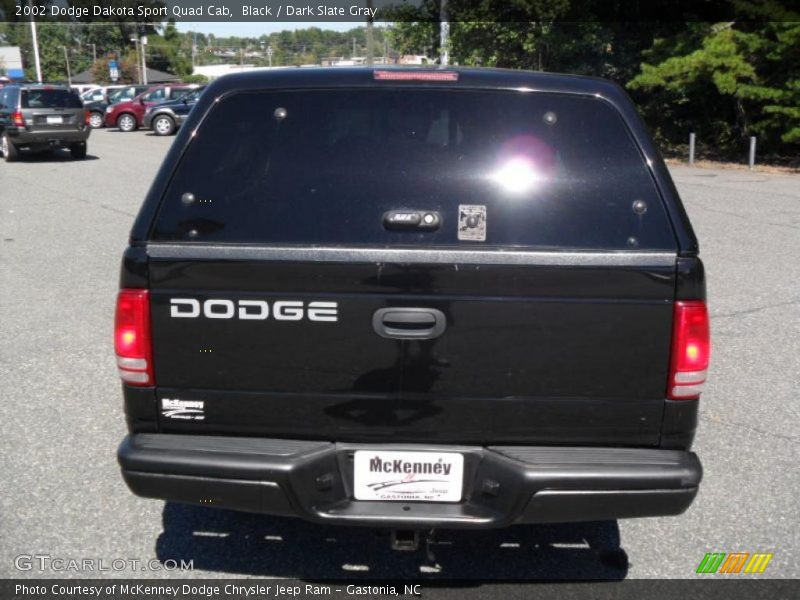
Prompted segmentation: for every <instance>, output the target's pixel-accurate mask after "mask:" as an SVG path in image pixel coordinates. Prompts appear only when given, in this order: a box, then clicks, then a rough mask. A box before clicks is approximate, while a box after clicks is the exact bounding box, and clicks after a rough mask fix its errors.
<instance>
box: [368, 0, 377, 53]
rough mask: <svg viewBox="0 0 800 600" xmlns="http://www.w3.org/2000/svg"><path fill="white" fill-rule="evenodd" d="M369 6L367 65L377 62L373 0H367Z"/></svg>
mask: <svg viewBox="0 0 800 600" xmlns="http://www.w3.org/2000/svg"><path fill="white" fill-rule="evenodd" d="M367 8H369V9H370V11H369V16H368V17H367V65H369V66H372V65H373V64H374V62H375V37H374V35H373V31H372V0H367Z"/></svg>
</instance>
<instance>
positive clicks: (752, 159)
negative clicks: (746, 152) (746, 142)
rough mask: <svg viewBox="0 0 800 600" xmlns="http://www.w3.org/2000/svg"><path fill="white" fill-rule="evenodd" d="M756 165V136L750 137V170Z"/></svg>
mask: <svg viewBox="0 0 800 600" xmlns="http://www.w3.org/2000/svg"><path fill="white" fill-rule="evenodd" d="M755 166H756V136H751V137H750V170H751V171H752V170H753V169H754V168H755Z"/></svg>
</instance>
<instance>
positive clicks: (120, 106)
mask: <svg viewBox="0 0 800 600" xmlns="http://www.w3.org/2000/svg"><path fill="white" fill-rule="evenodd" d="M197 87H198V86H197V85H185V84H179V85H158V86H155V87H151V88H150V89H149V90H147V91H146V92H144V93H142V94H139V95H138V96H136V97H135V98H134V99H133V100H128V101H126V102H118V103H116V104H112V105H110V106H109V107H108V108H107V109H106V118H105V124H106V127H118V128H119V130H120V131H126V132H127V131H135V130H136V129H138V128H139V127H141V126H142V123H143V121H144V113H145V111H146V110H147V107H149V106H153V105H154V104H159V103H161V102H166V101H167V100H174V99H176V98H180V97H181V96H183V95H185V94H188V93H189V92H191V91H192V90H195V89H197Z"/></svg>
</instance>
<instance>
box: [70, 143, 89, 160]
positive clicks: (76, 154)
mask: <svg viewBox="0 0 800 600" xmlns="http://www.w3.org/2000/svg"><path fill="white" fill-rule="evenodd" d="M69 153H70V154H71V155H72V158H73V159H74V160H80V159H82V158H86V142H79V143H77V144H70V147H69Z"/></svg>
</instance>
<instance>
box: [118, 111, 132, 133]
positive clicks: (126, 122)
mask: <svg viewBox="0 0 800 600" xmlns="http://www.w3.org/2000/svg"><path fill="white" fill-rule="evenodd" d="M117 127H119V130H120V131H125V132H128V131H133V130H135V129H136V117H134V116H133V115H132V114H130V113H125V114H122V115H120V116H119V119H117Z"/></svg>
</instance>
